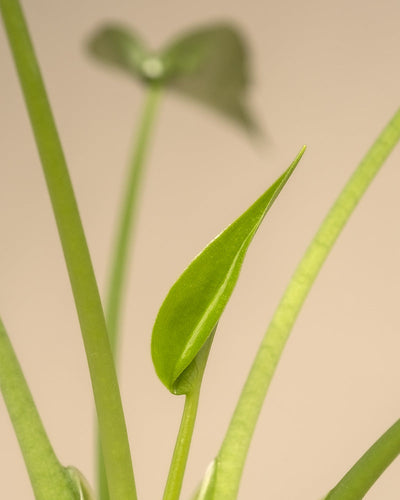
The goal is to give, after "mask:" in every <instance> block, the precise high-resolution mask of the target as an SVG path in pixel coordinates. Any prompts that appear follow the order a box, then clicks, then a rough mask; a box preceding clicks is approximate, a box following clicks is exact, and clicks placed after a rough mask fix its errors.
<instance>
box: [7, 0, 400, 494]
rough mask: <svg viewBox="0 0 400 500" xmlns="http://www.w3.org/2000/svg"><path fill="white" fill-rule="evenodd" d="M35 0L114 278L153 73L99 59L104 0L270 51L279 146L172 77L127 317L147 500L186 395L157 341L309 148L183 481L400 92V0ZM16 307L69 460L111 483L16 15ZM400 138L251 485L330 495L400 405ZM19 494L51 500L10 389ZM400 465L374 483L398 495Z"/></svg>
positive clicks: (158, 480) (245, 277)
mask: <svg viewBox="0 0 400 500" xmlns="http://www.w3.org/2000/svg"><path fill="white" fill-rule="evenodd" d="M23 3H24V7H25V10H26V13H27V17H28V19H29V24H30V27H31V31H32V34H33V38H34V41H35V44H36V47H37V52H38V55H39V57H40V61H41V65H42V68H43V73H44V76H45V79H46V83H47V86H48V90H49V93H50V96H51V101H52V104H53V105H54V111H55V115H56V119H57V123H58V125H59V129H60V133H61V136H62V140H63V143H64V146H65V151H66V155H67V158H68V161H69V164H70V169H71V175H72V178H73V182H74V186H75V189H76V194H77V197H78V201H79V205H80V209H81V213H82V218H83V222H84V225H85V228H86V231H87V237H88V241H89V245H90V248H91V251H92V255H93V260H94V265H95V269H96V272H97V275H98V279H99V283H100V286H101V287H102V288H103V289H104V283H105V277H106V268H107V258H108V255H109V240H110V234H111V233H112V226H113V221H114V217H115V211H116V206H117V198H118V195H119V192H120V188H121V183H122V179H123V172H124V167H125V164H126V160H127V156H128V150H129V143H130V140H131V136H132V130H133V126H134V125H135V124H136V121H137V117H138V113H139V111H140V108H141V103H142V101H143V95H144V93H143V89H142V88H141V87H140V86H139V85H138V84H136V83H132V82H130V81H129V80H128V79H126V78H124V77H122V76H120V75H117V74H112V73H111V72H109V71H106V70H105V69H104V68H102V67H100V66H98V65H96V64H94V63H93V62H92V61H90V60H88V58H87V57H86V55H85V54H84V52H83V49H82V45H83V41H84V39H85V37H86V36H87V35H88V33H89V32H90V31H91V30H92V29H93V28H94V27H96V26H98V25H99V23H101V22H103V21H104V20H107V19H116V20H121V21H124V22H126V23H128V24H131V25H132V26H134V27H136V29H137V30H138V31H140V32H141V33H142V34H143V36H144V37H145V38H146V39H147V40H149V43H151V44H153V46H154V47H157V46H158V45H160V44H162V43H164V42H165V41H166V40H168V38H169V37H171V36H173V35H174V34H175V33H176V32H179V30H181V29H186V28H188V27H190V26H193V25H196V24H202V23H206V22H208V21H214V20H225V19H228V20H231V21H233V22H235V23H237V24H238V25H239V26H240V27H241V28H242V29H243V31H244V32H245V33H246V35H247V37H248V42H249V45H250V46H251V48H252V51H253V53H252V56H253V57H252V63H253V73H254V86H253V89H252V93H251V103H252V106H253V107H254V109H255V110H256V112H257V115H258V117H259V120H260V122H261V124H262V126H263V128H264V130H265V135H266V140H265V144H263V145H261V146H260V145H255V144H252V143H251V142H250V141H249V140H248V139H247V138H246V137H245V136H244V135H243V134H242V133H241V132H240V131H238V130H237V129H236V128H234V127H233V126H231V125H230V124H229V123H226V122H224V121H223V120H222V119H221V118H219V117H216V116H214V115H213V114H212V113H209V112H208V111H206V110H202V109H200V108H199V107H198V106H197V105H196V104H193V103H192V102H188V101H185V100H183V99H180V98H178V97H176V96H175V95H174V96H172V95H166V96H165V98H164V100H163V103H162V107H161V110H160V117H159V121H158V124H157V129H156V134H155V138H154V148H153V150H152V154H151V157H150V158H149V162H148V174H147V177H146V184H145V190H144V193H143V206H142V210H141V215H140V223H139V228H138V233H137V242H136V249H135V256H134V264H133V266H132V276H131V278H132V279H131V285H130V286H129V290H128V296H127V308H126V315H125V319H124V329H125V332H124V333H125V335H124V340H123V346H122V347H123V349H122V351H123V352H122V356H121V357H122V359H121V384H122V393H123V399H124V404H125V409H126V417H127V422H128V427H129V434H130V439H131V443H132V450H133V457H134V463H135V468H136V476H137V486H138V492H139V495H140V498H141V499H157V498H161V496H162V488H163V484H164V481H165V477H166V473H167V467H168V463H169V459H170V455H171V452H172V446H173V442H174V436H175V432H176V429H177V426H178V422H179V414H180V410H181V405H182V399H177V398H175V397H173V396H171V395H170V394H169V393H167V391H166V390H165V389H164V388H163V386H162V385H161V384H160V383H159V381H158V379H157V378H156V376H155V375H154V373H153V368H152V364H151V360H150V355H149V338H150V333H151V328H152V324H153V320H154V317H155V314H156V312H157V310H158V307H159V305H160V302H161V301H162V299H163V297H164V296H165V294H166V292H167V290H168V288H169V286H170V285H171V284H172V282H173V281H174V279H175V278H176V277H177V276H178V274H179V273H180V272H181V270H182V269H183V267H184V266H185V265H186V264H187V263H188V262H189V261H190V260H191V258H192V257H193V256H194V255H195V254H196V253H197V252H198V251H199V250H200V249H201V248H202V247H203V246H204V245H205V244H206V243H207V242H208V241H209V240H210V239H211V238H212V237H213V236H214V235H215V234H217V233H218V232H219V231H220V230H221V229H222V228H223V227H224V226H225V225H226V224H228V223H229V222H230V221H231V220H233V218H235V217H236V216H237V215H238V214H239V213H240V212H241V211H242V210H243V209H244V208H246V207H247V206H248V205H249V204H250V203H251V202H252V201H253V200H254V199H255V197H256V196H257V195H258V194H260V193H261V192H262V191H263V190H264V189H265V188H266V187H267V186H268V185H269V184H270V183H271V182H272V180H273V179H274V178H275V177H276V176H277V175H278V174H279V173H280V172H281V171H282V170H283V169H284V168H285V167H286V166H287V165H288V164H289V162H290V161H291V160H292V158H293V157H294V155H295V154H296V152H297V151H298V149H299V147H300V146H301V145H302V144H303V143H306V144H307V145H308V151H307V153H306V156H305V158H304V160H303V161H302V164H301V167H300V168H299V169H298V171H297V172H296V174H295V175H294V177H293V179H292V180H291V181H290V183H289V185H288V186H287V188H285V191H284V192H283V193H282V195H281V196H280V199H279V201H278V202H277V203H276V205H275V207H274V209H273V210H272V211H271V214H270V217H269V218H268V220H267V221H265V223H264V225H263V227H262V229H261V230H260V232H259V234H258V235H257V237H256V239H255V241H254V245H253V246H252V247H251V249H250V251H249V254H248V258H247V261H246V264H245V266H244V269H243V272H242V276H241V279H240V281H239V284H238V287H237V290H236V291H235V294H234V296H233V298H232V301H231V303H230V305H229V307H228V308H227V310H226V313H225V314H224V316H223V320H222V322H221V326H220V331H219V334H218V336H217V338H216V340H215V344H214V347H213V350H212V354H211V357H210V362H209V367H208V370H207V372H206V376H205V382H204V387H203V389H204V390H203V394H202V400H201V407H200V412H199V417H198V426H197V430H196V433H195V436H194V443H193V449H192V453H191V456H190V461H189V468H188V473H187V480H186V482H185V485H184V491H183V496H182V498H188V497H189V495H190V492H191V491H192V490H193V488H194V487H195V485H196V484H197V481H198V480H199V479H200V477H201V476H202V473H203V471H204V469H205V467H206V465H207V464H208V462H209V461H210V460H211V459H212V458H213V456H214V454H215V453H216V451H217V449H218V446H219V443H220V441H221V437H222V435H223V433H224V431H225V429H226V426H227V424H228V421H229V415H230V413H231V412H232V410H233V407H234V404H235V401H236V398H237V396H238V392H239V390H240V387H241V384H242V382H243V380H244V377H245V375H246V373H247V370H248V368H249V366H250V362H251V359H252V357H253V355H254V353H255V350H256V348H257V345H258V343H259V341H260V339H261V337H262V335H263V332H264V331H265V328H266V326H267V323H268V320H269V318H270V317H271V314H272V312H273V309H274V307H275V306H276V304H277V302H278V300H279V297H280V295H281V293H282V292H283V289H284V287H285V285H286V283H287V281H288V279H289V277H290V275H291V273H292V271H293V269H294V267H295V265H296V263H297V262H298V260H299V258H300V257H301V255H302V253H303V251H304V249H305V247H306V245H307V242H308V241H309V239H310V238H311V236H312V234H313V233H314V231H315V230H316V228H317V226H318V224H319V222H320V220H321V218H322V215H323V214H324V213H325V212H326V210H327V209H328V208H329V206H330V205H331V203H332V201H333V200H334V198H335V197H336V195H337V193H338V192H339V190H340V188H341V187H342V185H343V184H344V182H345V181H346V180H347V178H348V176H349V175H350V173H351V172H352V170H353V168H354V167H355V165H356V163H357V162H358V160H359V159H360V157H361V156H362V155H363V154H364V152H365V151H366V148H367V147H368V146H369V144H370V143H371V141H372V140H373V139H374V137H375V136H376V135H377V133H378V131H379V130H380V129H381V128H382V126H383V125H384V124H385V123H386V121H387V120H388V119H389V118H390V116H391V115H392V114H393V113H394V111H395V110H396V108H397V106H398V104H399V88H400V69H399V68H400V59H399V52H400V30H399V19H400V3H399V2H398V1H397V0H396V1H395V0H381V1H379V2H378V1H372V0H369V1H365V0H350V1H348V0H346V1H345V0H337V1H335V2H325V1H322V2H321V1H316V0H310V1H308V2H298V1H296V0H285V1H281V2H262V1H259V0H247V1H246V2H240V1H238V2H231V1H228V0H212V1H211V0H207V1H204V2H193V1H188V0H186V1H183V0H169V1H160V0H150V1H149V0H147V1H145V0H136V1H135V2H132V1H131V0H130V1H128V0H126V1H125V0H115V1H113V2H111V1H108V2H107V1H105V0H101V1H100V0H98V1H95V0H86V1H85V2H78V1H77V0H71V1H69V2H51V1H46V0H35V1H33V0H27V1H25V2H23ZM0 65H1V66H0V67H1V70H0V86H1V93H0V111H1V112H0V131H1V133H0V155H1V167H0V169H1V182H0V231H1V243H0V281H1V287H0V304H1V314H2V316H3V319H4V322H5V323H6V325H7V327H8V330H9V332H10V335H11V337H12V340H13V343H14V346H15V349H16V351H17V353H18V356H19V358H20V360H21V362H22V364H23V367H24V370H25V373H26V375H27V377H28V379H29V381H30V385H31V388H32V391H33V393H34V396H35V399H36V401H37V404H38V406H39V409H40V411H41V414H42V416H43V419H44V422H45V424H46V427H47V428H48V431H49V434H50V437H51V440H52V442H53V444H54V447H55V448H56V450H57V452H58V454H59V456H60V458H61V460H62V461H63V462H64V463H66V464H68V463H73V464H74V465H76V466H77V467H79V468H80V469H82V470H83V471H84V472H85V474H86V475H87V476H88V477H89V479H90V480H91V481H92V480H93V470H92V469H93V460H92V447H93V425H92V424H93V414H92V398H91V395H90V386H89V381H88V374H87V368H86V362H85V358H84V354H83V350H82V345H81V339H80V334H79V329H78V325H77V320H76V315H75V311H74V307H73V303H72V299H71V294H70V290H69V285H68V282H67V277H66V272H65V269H64V264H63V260H62V255H61V251H60V247H59V244H58V241H57V235H56V232H55V228H54V223H53V219H52V215H51V212H50V207H49V202H48V198H47V194H46V191H45V188H44V182H43V179H42V174H41V171H40V166H39V163H38V158H37V154H36V151H35V147H34V144H33V141H32V134H31V131H30V128H29V125H28V122H27V119H26V115H25V110H24V106H23V102H22V98H21V93H20V90H19V88H18V87H17V81H16V77H15V72H14V69H13V66H12V62H11V59H10V55H9V50H8V47H7V44H6V40H5V37H4V32H3V30H2V29H1V30H0ZM399 162H400V149H399V148H398V149H397V151H396V152H395V153H394V154H393V155H392V157H391V159H390V160H389V161H388V162H387V164H386V166H385V168H384V170H383V171H382V172H381V173H380V174H379V176H378V179H377V180H376V182H375V183H374V185H373V186H372V188H371V189H370V191H369V192H368V195H367V196H366V198H365V200H363V201H362V203H361V205H360V206H359V209H358V210H357V213H356V214H355V215H354V217H353V218H352V220H351V222H350V223H349V225H348V227H347V228H346V230H345V232H344V234H343V235H342V237H341V239H340V241H339V242H338V244H337V245H336V247H335V249H334V251H333V253H332V255H331V258H330V259H329V261H328V263H327V265H326V267H325V268H324V270H323V272H322V273H321V275H320V277H319V279H318V281H317V283H316V285H315V287H314V289H313V291H312V293H311V295H310V297H309V299H308V300H307V302H306V305H305V307H304V310H303V312H302V314H301V316H300V318H299V320H298V321H297V324H296V327H295V329H294V332H293V336H292V338H291V339H290V342H289V344H288V346H287V349H286V352H285V354H284V356H283V359H282V362H281V364H280V366H279V370H278V373H277V375H276V377H275V379H274V383H273V385H272V387H271V391H270V394H269V396H268V399H267V402H266V405H265V408H264V411H263V414H262V416H261V420H260V424H259V426H258V429H257V433H256V436H255V440H254V444H253V446H252V448H251V451H250V455H249V460H248V465H247V468H246V471H245V475H244V478H243V481H242V488H241V491H240V498H241V499H247V500H250V499H251V500H253V499H254V500H258V499H260V500H264V499H274V500H275V499H276V500H312V499H315V500H318V499H319V498H320V497H321V496H322V495H323V494H324V493H325V492H326V491H327V490H328V489H329V488H330V487H331V486H332V485H334V483H335V482H336V481H337V480H338V479H339V477H340V476H341V475H342V474H343V473H344V472H345V470H347V468H348V467H349V466H350V465H351V464H352V463H353V462H354V461H355V460H356V459H357V458H358V457H359V455H360V454H361V453H362V452H363V451H364V450H365V449H366V447H367V446H368V445H369V444H370V443H371V442H372V441H373V440H374V439H375V438H376V437H377V436H378V435H379V434H380V433H381V432H383V431H384V430H385V429H386V428H387V427H388V426H389V425H391V424H392V422H393V421H394V420H395V419H396V418H398V417H399V414H400V404H399V380H400V370H399V361H398V360H399V349H400V338H399V319H398V310H399V303H398V299H399V295H400V294H399V292H400V289H399V271H400V269H399V251H400V238H399V236H400V235H399V225H398V213H399V199H398V198H399V196H398V193H399V181H400V170H399ZM0 442H1V445H0V485H1V486H0V487H1V495H0V496H1V498H7V499H9V500H22V499H24V500H25V499H30V498H33V496H32V492H31V490H30V485H29V482H28V479H27V475H26V473H25V471H24V467H23V463H22V459H21V457H20V452H19V449H18V446H17V444H16V440H15V437H14V435H13V432H12V429H11V426H10V423H9V420H8V416H7V414H6V410H5V408H4V406H3V404H2V403H1V406H0ZM399 472H400V463H399V462H397V463H395V464H394V465H393V466H392V467H391V468H390V469H389V470H388V471H387V472H386V473H385V475H384V476H383V478H382V479H381V480H380V481H379V483H378V484H377V485H376V486H375V487H374V488H373V490H371V492H370V493H369V494H368V496H367V498H368V499H369V500H395V499H396V500H397V499H398V498H399V495H400V480H399Z"/></svg>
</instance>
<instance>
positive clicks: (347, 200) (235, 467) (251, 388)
mask: <svg viewBox="0 0 400 500" xmlns="http://www.w3.org/2000/svg"><path fill="white" fill-rule="evenodd" d="M399 139H400V109H399V110H398V111H397V112H396V114H395V116H394V117H393V118H392V120H391V121H390V122H389V124H388V125H387V126H386V127H385V129H384V130H383V131H382V133H381V134H380V136H379V137H378V139H377V140H376V141H375V143H374V144H373V146H372V148H371V149H370V150H369V151H368V153H367V155H366V156H365V157H364V159H363V160H362V162H361V163H360V165H359V166H358V168H357V169H356V171H355V172H354V174H353V175H352V177H351V178H350V180H349V181H348V183H347V184H346V186H345V187H344V189H343V191H342V193H341V194H340V195H339V197H338V199H337V201H336V202H335V203H334V205H333V207H332V208H331V210H330V211H329V213H328V215H327V216H326V218H325V219H324V221H323V223H322V225H321V226H320V228H319V230H318V232H317V234H316V235H315V237H314V239H313V240H312V242H311V244H310V246H309V248H308V249H307V251H306V253H305V255H304V257H303V259H302V260H301V262H300V264H299V265H298V267H297V269H296V271H295V273H294V276H293V278H292V279H291V281H290V283H289V285H288V287H287V289H286V291H285V293H284V295H283V298H282V300H281V302H280V304H279V306H278V308H277V310H276V312H275V314H274V316H273V318H272V321H271V323H270V325H269V327H268V330H267V332H266V334H265V337H264V339H263V341H262V343H261V346H260V348H259V350H258V353H257V355H256V358H255V360H254V363H253V365H252V368H251V371H250V373H249V375H248V378H247V380H246V383H245V385H244V388H243V390H242V393H241V395H240V398H239V401H238V404H237V406H236V409H235V412H234V414H233V417H232V420H231V422H230V425H229V428H228V430H227V433H226V435H225V439H224V441H223V443H222V446H221V449H220V451H219V454H218V456H217V472H216V483H215V490H214V492H215V493H214V497H213V498H214V499H218V500H234V499H236V497H237V493H238V489H239V483H240V478H241V475H242V471H243V467H244V463H245V459H246V456H247V451H248V448H249V445H250V441H251V438H252V435H253V432H254V429H255V426H256V423H257V419H258V416H259V414H260V411H261V408H262V404H263V401H264V399H265V396H266V393H267V390H268V387H269V385H270V382H271V380H272V377H273V374H274V372H275V369H276V367H277V364H278V362H279V359H280V357H281V354H282V351H283V349H284V347H285V344H286V341H287V339H288V337H289V334H290V332H291V330H292V327H293V324H294V322H295V320H296V318H297V315H298V314H299V312H300V309H301V307H302V305H303V303H304V300H305V299H306V297H307V295H308V292H309V291H310V289H311V287H312V284H313V282H314V280H315V278H316V277H317V275H318V273H319V270H320V269H321V267H322V265H323V263H324V261H325V259H326V258H327V256H328V254H329V252H330V250H331V248H332V247H333V245H334V243H335V241H336V239H337V237H338V236H339V234H340V232H341V231H342V229H343V227H344V226H345V224H346V222H347V220H348V219H349V217H350V215H351V214H352V212H353V210H354V209H355V207H356V205H357V203H358V202H359V200H360V199H361V197H362V196H363V194H364V192H365V191H366V189H367V188H368V186H369V185H370V183H371V182H372V180H373V178H374V177H375V175H376V174H377V172H378V170H379V168H380V167H381V166H382V164H383V162H384V161H385V160H386V158H387V157H388V155H389V154H390V152H391V151H392V149H393V148H394V146H395V145H396V143H397V142H398V141H399Z"/></svg>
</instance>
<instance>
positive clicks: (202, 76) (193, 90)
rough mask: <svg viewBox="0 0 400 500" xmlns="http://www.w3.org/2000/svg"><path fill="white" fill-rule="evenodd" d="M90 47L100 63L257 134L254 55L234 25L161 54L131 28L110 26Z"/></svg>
mask: <svg viewBox="0 0 400 500" xmlns="http://www.w3.org/2000/svg"><path fill="white" fill-rule="evenodd" d="M88 48H89V52H90V53H91V54H92V55H93V56H94V57H95V58H96V59H97V60H99V61H101V62H103V63H106V64H108V65H111V66H114V67H116V68H118V69H120V70H122V71H123V72H124V73H126V74H128V75H129V76H133V77H134V78H139V79H140V80H142V81H145V82H148V83H150V82H159V83H160V84H162V85H163V86H164V87H166V88H169V89H171V90H173V91H175V92H179V93H181V94H183V95H185V96H187V97H190V98H192V99H195V100H197V101H199V102H200V103H202V104H205V105H206V106H209V107H212V108H214V110H216V111H218V112H220V113H222V114H223V115H225V116H226V117H227V118H230V119H233V120H234V121H235V122H236V123H237V124H238V125H240V126H242V127H244V128H245V129H246V130H247V131H249V132H255V131H257V128H258V127H257V125H256V121H255V119H254V117H253V116H252V113H251V112H250V110H249V108H248V106H247V105H246V92H247V89H248V86H249V80H250V78H249V61H248V51H247V48H246V44H245V41H244V38H243V36H242V35H241V34H240V32H239V31H238V30H237V29H236V28H235V27H233V26H231V25H229V24H226V23H225V24H216V25H212V26H206V27H202V28H196V29H195V30H192V31H190V32H188V33H186V34H185V35H183V36H180V37H177V38H176V39H175V40H174V41H173V42H172V43H170V44H168V45H167V46H166V48H165V49H161V50H159V51H157V52H155V51H150V50H149V49H148V48H147V47H146V45H145V44H144V43H143V41H142V40H141V39H140V37H139V36H138V35H137V34H136V33H135V32H133V31H131V30H130V29H129V28H127V27H124V26H122V25H119V24H108V25H105V26H103V27H101V28H100V29H98V30H97V31H96V32H95V33H94V35H92V36H91V37H90V39H89V42H88Z"/></svg>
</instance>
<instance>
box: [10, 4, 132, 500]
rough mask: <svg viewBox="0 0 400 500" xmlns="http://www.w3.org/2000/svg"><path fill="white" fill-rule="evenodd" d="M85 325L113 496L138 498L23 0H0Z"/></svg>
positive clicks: (96, 299) (98, 309)
mask: <svg viewBox="0 0 400 500" xmlns="http://www.w3.org/2000/svg"><path fill="white" fill-rule="evenodd" d="M0 9H1V13H2V16H3V20H4V23H5V26H6V30H7V34H8V38H9V42H10V46H11V49H12V52H13V56H14V61H15V64H16V67H17V71H18V75H19V79H20V82H21V86H22V90H23V93H24V97H25V101H26V104H27V108H28V113H29V117H30V120H31V124H32V128H33V132H34V135H35V139H36V143H37V147H38V150H39V155H40V158H41V161H42V165H43V171H44V175H45V178H46V182H47V187H48V191H49V194H50V198H51V202H52V205H53V211H54V215H55V219H56V223H57V227H58V232H59V235H60V240H61V243H62V247H63V251H64V256H65V261H66V264H67V268H68V273H69V277H70V281H71V286H72V291H73V295H74V299H75V304H76V308H77V312H78V317H79V321H80V325H81V330H82V336H83V341H84V345H85V350H86V355H87V360H88V365H89V371H90V376H91V380H92V386H93V394H94V398H95V403H96V410H97V416H98V422H99V430H100V435H101V442H102V448H103V452H104V457H105V465H106V470H107V480H108V485H109V488H110V496H111V499H112V500H136V498H137V497H136V488H135V481H134V476H133V471H132V462H131V456H130V451H129V443H128V437H127V432H126V425H125V420H124V414H123V410H122V404H121V398H120V392H119V387H118V382H117V376H116V372H115V366H114V360H113V356H112V352H111V348H110V343H109V339H108V335H107V329H106V324H105V320H104V315H103V310H102V306H101V302H100V296H99V293H98V289H97V283H96V280H95V276H94V272H93V268H92V263H91V259H90V256H89V251H88V247H87V243H86V239H85V235H84V232H83V227H82V223H81V220H80V216H79V212H78V207H77V204H76V200H75V196H74V192H73V189H72V184H71V180H70V177H69V173H68V169H67V165H66V162H65V158H64V154H63V151H62V147H61V143H60V140H59V137H58V133H57V129H56V126H55V122H54V118H53V115H52V112H51V108H50V104H49V102H48V99H47V94H46V90H45V87H44V84H43V80H42V77H41V74H40V69H39V65H38V63H37V60H36V56H35V53H34V50H33V46H32V43H31V40H30V36H29V33H28V29H27V26H26V23H25V19H24V16H23V13H22V10H21V7H20V4H19V2H18V1H17V0H0Z"/></svg>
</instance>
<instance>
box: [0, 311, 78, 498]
mask: <svg viewBox="0 0 400 500" xmlns="http://www.w3.org/2000/svg"><path fill="white" fill-rule="evenodd" d="M0 389H1V392H2V394H3V398H4V401H5V403H6V406H7V410H8V413H9V415H10V419H11V422H12V424H13V427H14V430H15V434H16V436H17V439H18V442H19V446H20V448H21V451H22V455H23V457H24V461H25V465H26V468H27V471H28V474H29V478H30V480H31V483H32V488H33V492H34V494H35V498H36V500H54V499H55V498H57V499H59V500H76V499H77V494H78V492H77V491H76V488H74V486H73V484H72V481H71V479H70V477H69V474H68V472H67V470H66V469H65V468H64V467H63V466H62V465H61V464H60V463H59V461H58V459H57V457H56V455H55V453H54V451H53V448H52V446H51V444H50V441H49V438H48V437H47V434H46V431H45V429H44V427H43V424H42V421H41V419H40V415H39V413H38V411H37V409H36V406H35V403H34V401H33V398H32V395H31V393H30V390H29V387H28V384H27V383H26V380H25V377H24V374H23V373H22V370H21V367H20V365H19V363H18V360H17V357H16V355H15V352H14V349H13V347H12V345H11V342H10V340H9V338H8V336H7V332H6V329H5V327H4V325H3V323H2V321H1V319H0Z"/></svg>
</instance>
